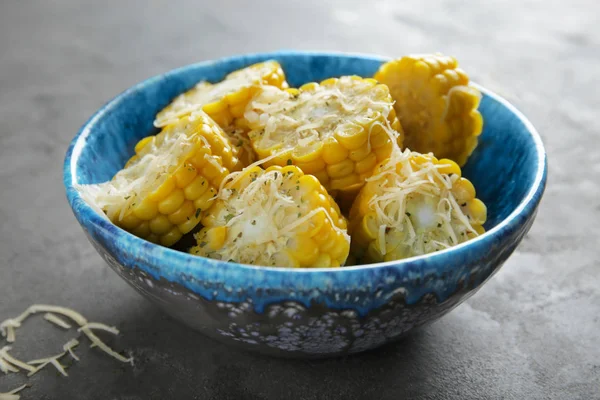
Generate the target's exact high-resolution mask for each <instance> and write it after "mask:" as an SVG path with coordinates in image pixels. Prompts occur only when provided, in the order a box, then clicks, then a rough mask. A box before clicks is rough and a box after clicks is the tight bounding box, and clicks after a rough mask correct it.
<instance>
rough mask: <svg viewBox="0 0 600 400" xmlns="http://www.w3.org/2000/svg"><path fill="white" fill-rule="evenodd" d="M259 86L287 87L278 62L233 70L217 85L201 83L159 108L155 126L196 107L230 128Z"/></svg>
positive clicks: (166, 123) (165, 123)
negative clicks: (161, 108)
mask: <svg viewBox="0 0 600 400" xmlns="http://www.w3.org/2000/svg"><path fill="white" fill-rule="evenodd" d="M260 85H274V86H276V87H280V88H287V87H288V84H287V82H286V80H285V74H284V73H283V70H282V69H281V65H279V63H278V62H277V61H273V60H271V61H265V62H261V63H258V64H254V65H251V66H249V67H246V68H243V69H240V70H237V71H234V72H232V73H230V74H229V75H227V76H226V77H225V79H224V80H222V81H221V82H218V83H215V84H211V83H208V82H205V81H202V82H199V83H198V84H197V85H196V86H195V87H194V88H192V89H190V90H189V91H187V92H185V93H183V94H181V95H179V96H177V97H176V98H175V99H174V100H173V101H172V102H171V104H169V105H168V106H167V107H165V108H164V109H163V110H162V111H160V112H159V113H158V114H157V115H156V119H155V121H154V125H155V126H156V127H158V128H161V127H164V126H166V125H169V124H171V123H173V122H175V121H177V119H178V118H180V117H182V116H184V115H187V114H189V113H190V112H192V111H194V110H198V109H202V110H204V111H205V112H206V113H207V114H208V115H209V116H210V117H211V118H213V119H214V120H215V121H216V122H217V123H218V124H219V125H220V126H221V127H223V128H224V127H227V126H229V125H230V124H231V123H232V122H233V121H234V119H235V118H240V117H242V115H243V113H244V109H245V107H246V104H247V103H248V101H249V100H250V98H251V96H252V94H253V92H254V90H255V88H256V87H258V86H260Z"/></svg>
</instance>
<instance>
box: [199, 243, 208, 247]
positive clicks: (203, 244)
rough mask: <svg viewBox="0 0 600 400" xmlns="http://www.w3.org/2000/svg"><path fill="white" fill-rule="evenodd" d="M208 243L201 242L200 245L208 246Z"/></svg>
mask: <svg viewBox="0 0 600 400" xmlns="http://www.w3.org/2000/svg"><path fill="white" fill-rule="evenodd" d="M206 244H207V243H206V242H200V244H199V246H200V247H204V246H206Z"/></svg>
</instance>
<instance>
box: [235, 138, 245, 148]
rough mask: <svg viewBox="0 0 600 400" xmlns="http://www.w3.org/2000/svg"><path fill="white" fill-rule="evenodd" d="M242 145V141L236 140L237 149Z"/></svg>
mask: <svg viewBox="0 0 600 400" xmlns="http://www.w3.org/2000/svg"><path fill="white" fill-rule="evenodd" d="M243 145H244V142H242V139H240V140H238V142H237V147H242V146H243Z"/></svg>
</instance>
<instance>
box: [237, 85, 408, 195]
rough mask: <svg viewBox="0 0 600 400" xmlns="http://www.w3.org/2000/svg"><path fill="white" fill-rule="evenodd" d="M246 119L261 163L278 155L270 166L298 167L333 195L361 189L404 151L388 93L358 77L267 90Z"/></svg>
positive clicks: (250, 107) (250, 106)
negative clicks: (378, 166) (395, 154)
mask: <svg viewBox="0 0 600 400" xmlns="http://www.w3.org/2000/svg"><path fill="white" fill-rule="evenodd" d="M244 117H245V119H246V121H247V124H248V126H249V127H250V129H251V130H250V132H249V133H248V137H249V138H250V141H251V142H252V147H253V148H254V150H255V151H256V153H257V155H258V157H259V159H264V158H266V157H270V156H274V155H276V157H274V158H273V159H272V160H271V161H269V163H270V164H271V165H273V164H275V165H280V166H285V165H288V164H293V165H296V166H298V167H300V169H302V171H303V172H304V173H307V174H312V175H314V176H316V177H317V178H318V179H319V181H320V182H321V183H322V184H323V186H325V188H327V190H329V191H337V190H355V189H357V188H359V187H361V186H362V185H363V184H364V181H365V179H366V178H367V177H368V176H370V175H371V172H372V171H373V168H375V165H376V164H377V162H378V161H382V160H383V159H385V158H386V157H388V156H389V155H390V153H391V151H392V148H393V147H394V146H396V143H397V144H398V145H402V138H403V135H402V130H401V128H400V124H399V123H398V119H397V118H396V113H395V111H394V108H393V102H392V98H391V96H390V94H389V91H388V88H387V87H386V86H385V85H381V84H377V82H376V81H375V80H373V79H363V78H360V77H358V76H345V77H341V78H331V79H327V80H325V81H323V82H321V83H320V84H318V83H314V82H313V83H308V84H305V85H303V86H302V87H300V88H299V89H287V90H281V89H278V88H275V87H263V88H261V90H260V91H259V92H258V93H257V94H256V95H255V96H254V97H253V99H252V100H251V102H250V103H249V104H248V107H247V108H246V112H245V114H244ZM394 142H396V143H394Z"/></svg>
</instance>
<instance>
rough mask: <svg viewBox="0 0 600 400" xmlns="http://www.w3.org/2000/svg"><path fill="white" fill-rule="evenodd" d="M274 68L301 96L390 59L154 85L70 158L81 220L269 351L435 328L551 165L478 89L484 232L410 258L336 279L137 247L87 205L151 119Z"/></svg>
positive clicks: (519, 122)
mask: <svg viewBox="0 0 600 400" xmlns="http://www.w3.org/2000/svg"><path fill="white" fill-rule="evenodd" d="M267 59H276V60H278V61H279V62H280V63H281V64H282V66H283V68H284V70H285V73H286V75H287V78H288V81H289V83H290V85H292V86H298V85H301V84H303V83H305V82H310V81H319V80H322V79H325V78H328V77H332V76H340V75H348V74H357V75H361V76H369V77H370V76H372V75H373V73H374V72H375V71H376V70H377V68H378V67H379V65H380V64H381V63H382V62H383V61H385V59H383V58H381V57H377V56H363V55H347V54H335V53H304V52H278V53H270V54H252V55H245V56H238V57H232V58H226V59H221V60H217V61H208V62H202V63H199V64H195V65H190V66H187V67H183V68H180V69H177V70H174V71H171V72H168V73H166V74H164V75H160V76H156V77H153V78H151V79H148V80H146V81H144V82H142V83H140V84H138V85H136V86H134V87H132V88H131V89H129V90H127V91H125V92H124V93H122V94H120V95H119V96H117V97H116V98H114V99H113V100H111V101H110V102H109V103H108V104H106V105H105V106H104V107H102V108H101V109H100V110H99V111H98V112H97V113H96V114H95V115H94V116H93V117H92V118H91V119H90V120H89V121H88V122H87V123H86V124H85V125H84V126H83V128H82V129H81V131H80V132H79V133H78V134H77V136H76V137H75V139H74V140H73V141H72V143H71V145H70V146H69V149H68V151H67V155H66V159H65V164H64V184H65V186H66V191H67V197H68V200H69V203H70V204H71V207H72V209H73V212H74V214H75V217H76V218H77V220H78V221H79V223H80V224H81V226H82V228H83V230H84V231H85V233H86V235H87V237H88V238H89V240H90V242H91V243H92V244H93V245H94V247H95V248H96V249H97V250H98V253H100V255H101V256H102V257H103V258H104V259H105V260H106V262H107V263H108V264H109V265H110V267H111V268H112V269H113V270H115V271H116V272H117V273H118V274H119V275H120V276H121V277H123V279H125V280H126V281H127V282H128V283H129V284H131V285H132V286H133V287H134V288H135V289H137V290H138V291H139V292H140V293H142V294H143V295H144V296H146V297H147V298H149V299H150V300H152V301H153V302H155V303H156V304H157V305H158V306H160V307H161V308H162V309H164V310H165V311H166V312H167V313H168V314H170V315H172V316H173V317H175V318H177V319H179V320H181V321H182V322H183V323H185V324H187V325H189V326H190V327H192V328H194V329H197V330H198V331H200V332H202V333H204V334H206V335H208V336H211V337H213V338H216V339H218V340H220V341H223V342H226V343H231V344H237V345H240V346H242V347H244V348H246V349H249V350H257V351H260V352H264V353H269V354H274V355H283V356H298V357H324V356H335V355H342V354H349V353H356V352H360V351H364V350H367V349H371V348H374V347H377V346H380V345H382V344H384V343H386V342H389V341H392V340H394V339H396V338H398V337H400V336H401V335H403V334H405V333H406V332H408V331H410V330H411V329H413V328H415V327H418V326H420V325H423V324H425V323H428V322H431V321H434V320H435V319H437V318H439V317H440V316H442V315H444V314H445V313H447V312H448V311H450V310H451V309H452V308H454V307H455V306H457V305H458V304H459V303H461V302H462V301H464V300H465V299H467V298H468V297H469V296H471V295H472V294H473V293H475V291H476V290H477V289H478V288H479V287H481V285H482V284H483V283H484V282H485V281H486V280H487V279H489V278H490V277H491V276H492V275H493V274H494V273H495V272H496V271H498V269H499V268H500V267H501V266H502V264H503V263H504V261H506V259H507V258H508V257H509V256H510V255H511V253H512V252H513V251H514V250H515V248H516V247H517V245H518V244H519V242H520V241H521V239H522V238H523V236H524V235H525V234H526V233H527V231H528V230H529V228H530V227H531V224H532V223H533V220H534V218H535V215H536V209H537V207H538V204H539V202H540V199H541V197H542V194H543V192H544V188H545V182H546V168H547V167H546V155H545V152H544V148H543V145H542V142H541V140H540V137H539V135H538V134H537V132H536V131H535V129H534V128H533V126H532V125H531V124H530V123H529V122H528V121H527V120H526V119H525V117H524V116H523V115H522V114H521V113H519V111H517V110H516V109H515V108H514V107H513V106H511V105H510V104H509V103H508V102H506V101H505V100H503V99H502V98H500V97H498V96H497V95H495V94H493V93H491V92H489V91H487V90H485V89H483V88H480V89H481V91H482V92H483V99H482V102H481V107H480V110H481V113H482V114H483V117H484V119H485V125H484V131H483V134H482V136H481V141H480V144H479V146H478V148H477V149H476V151H475V152H474V154H473V155H472V157H471V158H470V160H469V162H468V164H467V165H466V166H465V167H464V169H463V172H464V175H465V176H466V177H468V178H469V179H471V180H472V182H473V184H474V185H475V187H476V188H477V192H478V197H480V198H481V199H482V200H483V201H484V202H485V203H486V204H487V206H488V222H487V224H486V229H487V232H486V233H485V234H484V235H482V236H480V237H478V238H476V239H474V240H471V241H469V242H467V243H464V244H461V245H459V246H456V247H453V248H451V249H448V250H445V251H440V252H438V253H435V254H432V255H427V256H421V257H415V258H411V259H407V260H403V261H394V262H386V263H379V264H371V265H364V266H354V267H347V268H340V269H283V268H272V267H255V266H247V265H240V264H235V263H226V262H221V261H216V260H210V259H205V258H200V257H196V256H191V255H188V254H186V253H183V252H179V251H176V250H172V249H168V248H164V247H160V246H157V245H154V244H152V243H149V242H146V241H144V240H142V239H139V238H137V237H135V236H133V235H131V234H129V233H127V232H125V231H124V230H122V229H120V228H118V227H116V226H115V225H113V224H111V223H110V222H108V221H107V220H106V219H105V218H103V217H102V216H101V215H99V214H97V213H96V212H95V211H94V210H93V209H92V208H90V207H89V206H88V205H87V204H86V203H85V202H84V201H83V200H82V199H81V197H80V196H79V194H78V193H77V191H76V190H75V189H74V187H73V185H74V184H76V183H80V184H86V183H97V182H101V181H106V180H109V179H110V178H111V177H112V176H113V175H114V174H115V173H116V172H117V171H118V170H119V169H120V168H121V167H122V166H123V165H124V163H125V161H126V160H127V159H128V158H129V157H130V155H131V154H133V146H134V144H135V143H136V142H137V141H138V140H139V139H141V138H142V137H144V136H146V135H148V134H149V133H152V132H153V131H154V129H153V126H152V121H153V119H154V116H155V114H156V113H157V112H158V111H159V110H160V109H161V108H163V107H164V106H166V105H167V104H168V103H169V102H170V100H171V99H172V98H173V97H175V96H176V95H177V94H179V93H181V92H183V91H184V90H187V89H188V88H190V87H192V86H193V85H194V84H195V83H196V82H197V81H199V80H202V79H205V80H209V81H218V80H220V79H222V78H223V77H224V76H225V75H226V74H227V73H229V72H231V71H233V70H236V69H238V68H242V67H245V66H247V65H250V64H253V63H256V62H259V61H263V60H267Z"/></svg>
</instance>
